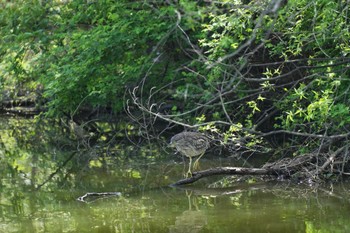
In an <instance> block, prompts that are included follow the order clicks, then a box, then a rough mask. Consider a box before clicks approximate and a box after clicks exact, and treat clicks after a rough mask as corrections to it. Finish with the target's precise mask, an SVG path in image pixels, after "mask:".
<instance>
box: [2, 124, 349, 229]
mask: <svg viewBox="0 0 350 233" xmlns="http://www.w3.org/2000/svg"><path fill="white" fill-rule="evenodd" d="M1 127H2V131H1V135H0V136H1V138H0V139H1V140H0V159H1V163H0V168H1V169H0V175H1V176H0V219H1V221H0V232H125V233H129V232H150V233H151V232H152V233H160V232H184V233H185V232H220V233H221V232H223V233H224V232H284V233H289V232H290V233H292V232H293V233H294V232H307V233H313V232H317V233H320V232H321V233H322V232H350V223H349V221H348V219H349V216H350V203H349V202H350V201H349V200H350V192H349V191H350V184H349V182H343V183H339V184H337V185H331V184H324V185H322V186H321V187H309V186H300V185H294V184H288V183H286V182H277V183H276V182H271V183H267V182H259V181H258V180H254V179H249V180H246V181H238V180H237V181H235V182H226V181H227V180H225V179H222V177H213V178H211V179H203V180H201V181H200V182H197V183H195V184H194V185H190V186H184V187H177V188H174V187H171V188H170V187H168V185H169V184H172V183H174V182H175V181H177V180H178V179H181V178H182V169H183V164H181V158H179V160H177V161H176V162H174V161H173V159H174V157H171V156H169V159H168V160H154V159H152V158H151V159H146V158H145V156H142V155H141V154H140V155H139V157H138V159H136V158H135V157H133V158H132V160H123V159H121V157H118V156H114V157H113V156H110V157H108V156H105V155H106V154H103V153H101V151H100V150H99V149H98V148H89V151H86V150H83V149H81V148H79V149H80V150H79V151H77V150H73V149H72V148H75V149H76V147H74V146H73V147H71V146H70V145H69V143H68V142H66V141H65V140H64V139H58V138H57V137H52V135H56V136H57V134H59V132H57V131H60V127H58V126H57V127H55V126H52V128H50V127H49V126H47V125H44V124H42V125H40V127H41V128H40V127H39V128H40V130H38V129H37V128H36V127H34V124H33V122H31V121H30V120H28V119H27V121H21V122H20V123H19V122H18V121H17V122H16V121H14V120H13V119H12V120H11V121H9V120H8V121H7V122H6V124H3V125H2V126H1ZM116 151H117V152H118V153H119V152H120V148H117V150H116ZM159 151H160V150H159ZM159 151H156V152H154V153H160V152H159ZM123 153H127V152H125V151H124V152H120V154H121V156H123ZM140 153H141V152H140ZM116 154H117V153H116ZM101 155H102V156H101ZM215 163H216V165H218V164H217V163H218V161H217V160H216V161H215V160H211V159H210V156H207V158H206V159H204V158H203V159H202V160H201V166H202V167H203V168H206V167H210V166H213V164H214V165H215ZM218 180H220V182H217V181H218ZM231 181H232V180H231ZM222 187H225V188H222ZM87 192H120V193H121V195H120V196H119V195H118V196H109V197H104V198H101V199H96V200H94V201H93V202H87V203H82V202H79V201H77V200H76V198H77V197H79V196H82V195H83V194H85V193H87Z"/></svg>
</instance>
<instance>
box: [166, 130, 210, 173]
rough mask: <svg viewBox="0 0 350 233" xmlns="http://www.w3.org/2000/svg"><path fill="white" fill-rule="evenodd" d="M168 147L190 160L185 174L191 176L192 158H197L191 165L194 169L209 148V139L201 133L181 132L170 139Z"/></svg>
mask: <svg viewBox="0 0 350 233" xmlns="http://www.w3.org/2000/svg"><path fill="white" fill-rule="evenodd" d="M170 145H171V146H172V147H175V148H176V150H177V151H179V152H180V153H181V154H183V155H184V156H186V157H188V158H189V159H190V163H189V168H188V172H187V174H190V175H191V174H192V173H191V164H192V158H193V157H196V156H199V157H198V158H197V160H196V161H195V162H194V164H193V167H194V168H196V167H197V166H198V161H199V159H200V158H201V157H202V156H203V155H204V153H205V151H206V150H207V149H208V148H209V139H208V138H207V137H206V136H205V135H204V134H202V133H196V132H182V133H179V134H176V135H175V136H173V137H172V138H171V140H170Z"/></svg>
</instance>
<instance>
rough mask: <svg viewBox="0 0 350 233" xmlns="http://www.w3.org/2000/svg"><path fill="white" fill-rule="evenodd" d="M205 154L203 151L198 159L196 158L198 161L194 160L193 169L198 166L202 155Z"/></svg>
mask: <svg viewBox="0 0 350 233" xmlns="http://www.w3.org/2000/svg"><path fill="white" fill-rule="evenodd" d="M203 155H204V153H202V154H201V155H200V156H199V157H198V159H196V161H194V163H193V169H197V168H198V161H199V160H200V158H202V156H203Z"/></svg>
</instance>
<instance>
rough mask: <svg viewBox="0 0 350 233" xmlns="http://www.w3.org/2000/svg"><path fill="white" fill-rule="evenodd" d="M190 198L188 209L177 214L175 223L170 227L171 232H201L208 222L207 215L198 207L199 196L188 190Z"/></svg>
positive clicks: (187, 194) (187, 193)
mask: <svg viewBox="0 0 350 233" xmlns="http://www.w3.org/2000/svg"><path fill="white" fill-rule="evenodd" d="M186 196H187V198H188V210H185V211H184V212H182V214H181V215H179V216H176V220H175V224H174V225H171V226H170V227H169V232H170V233H178V232H179V233H180V232H191V233H196V232H200V231H201V229H203V227H204V226H205V225H206V224H207V216H206V214H205V213H204V212H203V211H201V210H200V209H199V207H198V203H197V196H192V191H188V190H186Z"/></svg>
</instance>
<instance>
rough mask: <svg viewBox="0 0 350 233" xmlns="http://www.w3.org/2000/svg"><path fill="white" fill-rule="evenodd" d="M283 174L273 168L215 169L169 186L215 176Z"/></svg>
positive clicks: (194, 174) (194, 173) (198, 173)
mask: <svg viewBox="0 0 350 233" xmlns="http://www.w3.org/2000/svg"><path fill="white" fill-rule="evenodd" d="M281 173H284V171H283V170H281V169H273V168H245V167H217V168H211V169H208V170H203V171H198V172H193V173H192V177H189V178H185V179H182V180H179V181H177V182H175V183H174V184H172V185H171V186H178V185H184V184H190V183H193V182H195V181H197V180H199V179H202V178H204V177H208V176H215V175H274V176H278V175H281Z"/></svg>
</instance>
